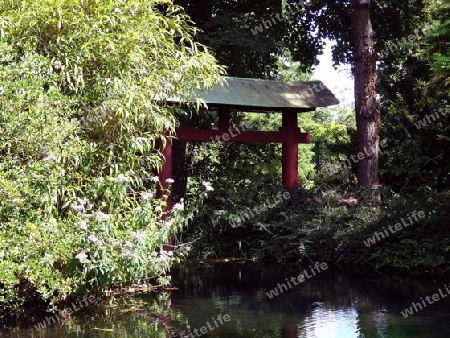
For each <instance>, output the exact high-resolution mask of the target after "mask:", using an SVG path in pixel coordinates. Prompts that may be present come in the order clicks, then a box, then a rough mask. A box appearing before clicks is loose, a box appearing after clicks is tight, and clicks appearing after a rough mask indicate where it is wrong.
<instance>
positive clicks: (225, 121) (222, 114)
mask: <svg viewBox="0 0 450 338" xmlns="http://www.w3.org/2000/svg"><path fill="white" fill-rule="evenodd" d="M218 114H219V122H218V128H219V130H227V129H228V128H229V127H230V117H231V114H230V109H229V108H220V109H219V111H218Z"/></svg>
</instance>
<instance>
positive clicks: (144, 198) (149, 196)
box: [141, 192, 153, 201]
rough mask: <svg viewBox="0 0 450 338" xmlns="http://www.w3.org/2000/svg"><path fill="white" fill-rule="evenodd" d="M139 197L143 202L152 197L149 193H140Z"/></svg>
mask: <svg viewBox="0 0 450 338" xmlns="http://www.w3.org/2000/svg"><path fill="white" fill-rule="evenodd" d="M141 197H142V199H143V200H144V201H146V200H148V199H150V198H152V197H153V194H152V193H151V192H141Z"/></svg>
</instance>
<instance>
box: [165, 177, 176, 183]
mask: <svg viewBox="0 0 450 338" xmlns="http://www.w3.org/2000/svg"><path fill="white" fill-rule="evenodd" d="M174 182H175V180H174V179H172V178H168V179H166V183H167V184H173V183H174Z"/></svg>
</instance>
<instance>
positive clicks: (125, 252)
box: [121, 249, 132, 259]
mask: <svg viewBox="0 0 450 338" xmlns="http://www.w3.org/2000/svg"><path fill="white" fill-rule="evenodd" d="M131 256H132V254H131V252H130V251H128V250H126V249H125V250H122V254H121V257H122V259H127V258H130V257H131Z"/></svg>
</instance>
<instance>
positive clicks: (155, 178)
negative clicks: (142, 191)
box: [150, 176, 159, 182]
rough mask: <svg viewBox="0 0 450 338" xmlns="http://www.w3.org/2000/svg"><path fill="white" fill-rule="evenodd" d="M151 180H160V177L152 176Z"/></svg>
mask: <svg viewBox="0 0 450 338" xmlns="http://www.w3.org/2000/svg"><path fill="white" fill-rule="evenodd" d="M150 181H152V182H159V177H158V176H152V177H150Z"/></svg>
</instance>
